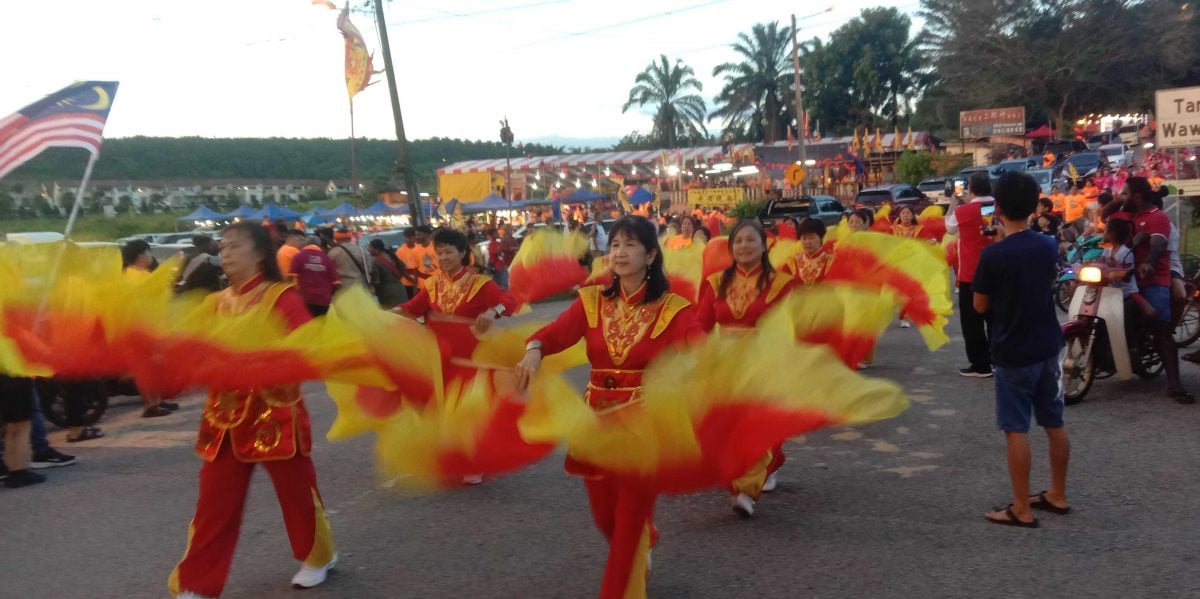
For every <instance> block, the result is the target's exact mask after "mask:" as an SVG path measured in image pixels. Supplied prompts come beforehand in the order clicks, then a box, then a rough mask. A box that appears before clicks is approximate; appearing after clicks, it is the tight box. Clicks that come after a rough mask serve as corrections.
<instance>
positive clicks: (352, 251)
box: [327, 232, 374, 289]
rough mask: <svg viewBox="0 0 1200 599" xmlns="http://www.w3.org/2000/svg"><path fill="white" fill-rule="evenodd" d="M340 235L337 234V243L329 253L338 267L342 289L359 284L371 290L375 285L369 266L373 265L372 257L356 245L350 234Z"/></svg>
mask: <svg viewBox="0 0 1200 599" xmlns="http://www.w3.org/2000/svg"><path fill="white" fill-rule="evenodd" d="M339 233H340V234H339ZM339 233H335V237H334V239H335V240H336V241H335V243H334V245H333V247H330V248H329V251H328V252H327V253H328V254H329V257H330V258H331V259H332V260H333V263H334V264H336V265H337V274H338V278H339V279H340V280H341V288H342V289H346V288H347V287H350V286H351V285H358V284H364V285H367V287H368V288H371V286H372V285H373V283H374V282H373V281H372V280H371V271H370V269H369V266H368V265H369V264H370V263H371V256H370V255H369V254H367V251H366V250H364V249H363V248H361V247H359V246H357V245H355V244H354V241H353V240H352V239H351V237H350V234H349V232H345V233H342V232H339Z"/></svg>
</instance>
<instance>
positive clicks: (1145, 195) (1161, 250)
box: [1120, 177, 1196, 404]
mask: <svg viewBox="0 0 1200 599" xmlns="http://www.w3.org/2000/svg"><path fill="white" fill-rule="evenodd" d="M1166 190H1167V189H1166V188H1165V187H1163V188H1161V190H1159V191H1155V190H1154V189H1153V188H1152V187H1151V186H1150V182H1149V180H1147V179H1146V178H1145V177H1130V178H1129V180H1128V181H1127V182H1126V183H1125V188H1124V189H1122V190H1121V196H1120V199H1121V202H1122V204H1123V205H1124V206H1125V209H1126V210H1128V211H1130V212H1132V213H1133V223H1134V238H1133V248H1134V258H1135V261H1136V264H1137V267H1136V268H1137V284H1138V288H1139V289H1140V290H1141V294H1142V295H1143V296H1144V297H1145V298H1146V300H1147V301H1148V302H1150V304H1151V305H1152V306H1154V312H1155V316H1154V318H1152V319H1151V322H1150V332H1151V335H1152V336H1153V337H1154V346H1155V349H1156V350H1157V351H1158V355H1159V356H1161V357H1162V360H1163V366H1164V369H1165V370H1166V372H1167V396H1168V397H1170V398H1171V399H1173V400H1175V401H1176V402H1178V403H1181V404H1194V403H1196V398H1195V397H1194V396H1193V395H1192V394H1191V393H1188V392H1187V391H1186V390H1185V389H1184V388H1183V383H1182V382H1181V381H1180V379H1179V355H1178V352H1177V350H1176V348H1175V340H1174V338H1173V334H1174V329H1175V326H1174V324H1173V322H1172V320H1171V248H1170V247H1169V240H1170V235H1171V219H1170V218H1168V217H1167V214H1166V213H1165V212H1163V211H1162V198H1163V195H1164V193H1163V192H1165V191H1166Z"/></svg>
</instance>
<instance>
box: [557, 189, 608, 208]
mask: <svg viewBox="0 0 1200 599" xmlns="http://www.w3.org/2000/svg"><path fill="white" fill-rule="evenodd" d="M606 197H608V196H605V195H603V194H599V193H596V192H594V191H588V190H586V189H582V188H581V189H576V190H575V192H574V193H572V194H571V195H569V196H567V197H565V198H561V199H560V201H562V202H565V203H567V204H579V203H581V202H595V201H596V200H603V199H604V198H606Z"/></svg>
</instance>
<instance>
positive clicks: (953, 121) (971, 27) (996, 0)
mask: <svg viewBox="0 0 1200 599" xmlns="http://www.w3.org/2000/svg"><path fill="white" fill-rule="evenodd" d="M1196 10H1197V7H1196V6H1193V5H1192V4H1191V3H1189V2H1179V1H1175V0H1138V1H1131V0H965V1H964V0H922V2H921V9H920V15H921V16H922V17H923V18H924V19H925V28H924V29H923V30H921V31H913V29H912V20H911V19H910V18H909V17H908V16H907V15H905V14H904V13H902V12H900V11H899V10H897V9H895V8H868V9H865V10H863V11H862V13H861V14H860V15H859V16H857V17H855V18H853V19H851V20H850V21H848V22H846V23H845V24H843V25H842V26H841V27H839V28H838V29H836V30H835V31H833V33H831V34H830V36H829V38H828V39H826V40H821V39H817V38H813V39H811V40H808V41H805V42H803V43H802V44H800V63H801V74H802V76H803V88H804V109H805V111H807V112H808V115H809V130H810V132H812V131H814V130H816V129H817V128H818V126H819V129H820V132H821V133H822V134H825V135H828V134H830V133H839V134H849V132H850V131H852V130H853V129H854V128H856V127H868V128H872V129H873V128H876V127H882V128H884V129H892V128H894V127H907V126H911V127H913V128H914V129H922V130H930V131H932V132H934V133H935V134H938V135H939V136H940V137H943V138H957V137H958V134H957V130H958V113H959V111H961V110H970V109H978V108H1000V107H1007V106H1024V107H1025V108H1026V116H1027V119H1028V120H1029V122H1030V123H1031V124H1032V123H1052V124H1053V125H1054V126H1055V127H1056V128H1059V129H1060V131H1063V132H1064V133H1066V132H1069V130H1070V127H1059V125H1058V124H1059V123H1067V124H1069V123H1070V122H1072V121H1073V120H1074V119H1075V118H1077V117H1079V116H1082V115H1086V114H1089V113H1095V112H1119V113H1136V112H1146V111H1148V110H1149V109H1152V108H1153V103H1154V91H1155V90H1156V89H1161V88H1170V87H1183V86H1189V85H1197V84H1200V23H1198V22H1197V19H1196V15H1195V13H1196ZM791 36H792V30H791V27H788V26H784V25H780V24H779V23H778V22H769V23H760V24H757V25H754V26H753V28H752V29H751V31H750V32H748V33H746V32H743V33H740V34H738V36H737V40H736V41H735V42H734V43H733V45H732V46H731V47H732V49H733V50H734V52H735V53H736V54H737V55H738V58H739V60H738V61H737V62H730V63H725V64H721V65H718V66H717V67H715V68H714V69H713V75H714V76H717V77H721V78H722V87H721V89H720V90H719V91H718V92H717V94H716V95H715V96H714V97H713V98H712V102H711V106H712V108H711V110H710V109H708V106H709V103H708V102H706V101H705V100H704V98H703V96H702V95H701V94H702V93H703V91H704V90H703V88H702V85H701V83H700V82H699V81H698V80H696V79H695V72H694V70H693V69H692V68H691V67H690V66H688V65H687V64H686V63H684V62H683V61H682V60H675V61H674V62H672V61H671V59H670V58H669V57H667V56H665V55H663V56H660V57H659V58H657V59H655V61H654V62H653V63H651V65H650V66H649V67H647V68H646V70H645V71H643V72H642V73H640V74H638V75H637V77H636V79H635V86H634V88H633V89H632V90H630V93H629V100H628V102H626V104H625V106H624V110H628V109H630V108H631V107H634V106H637V107H642V108H648V109H649V110H650V111H652V113H653V127H652V129H651V130H650V132H649V133H648V134H642V133H641V132H637V131H635V132H633V133H631V134H630V135H627V136H626V137H625V138H623V139H622V140H621V142H620V144H618V149H640V148H654V147H663V146H667V147H672V146H675V145H691V144H702V143H714V142H715V141H716V140H718V139H727V138H731V139H734V140H737V141H743V142H759V141H762V142H768V143H770V142H774V141H777V140H780V139H783V138H785V137H786V136H787V128H788V127H789V126H792V127H793V130H794V131H797V132H798V130H799V126H797V125H796V124H795V123H796V118H795V108H794V106H795V102H794V86H793V68H792V59H791V55H792V43H791ZM712 120H716V121H717V122H718V123H719V133H718V134H717V135H710V134H709V132H708V125H707V123H708V122H709V121H712Z"/></svg>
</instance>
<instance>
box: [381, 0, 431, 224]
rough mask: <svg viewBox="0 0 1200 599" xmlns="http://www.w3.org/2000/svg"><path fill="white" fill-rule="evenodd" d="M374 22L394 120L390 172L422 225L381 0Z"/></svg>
mask: <svg viewBox="0 0 1200 599" xmlns="http://www.w3.org/2000/svg"><path fill="white" fill-rule="evenodd" d="M375 22H376V25H377V26H378V29H379V43H380V45H381V46H383V69H384V71H386V72H387V80H388V91H389V92H391V95H392V116H393V117H394V118H395V120H396V165H395V170H393V171H392V174H393V175H399V176H400V177H402V178H403V179H404V191H405V192H406V193H407V194H408V208H409V210H411V211H412V222H413V224H417V225H423V224H425V212H424V211H423V210H421V196H420V194H418V193H417V180H416V179H414V178H413V172H412V162H411V161H410V160H409V158H408V138H406V137H405V136H404V117H403V116H401V115H400V93H399V92H398V91H397V90H396V70H395V69H393V68H392V46H391V44H389V43H388V33H387V22H386V21H384V19H383V0H375Z"/></svg>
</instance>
